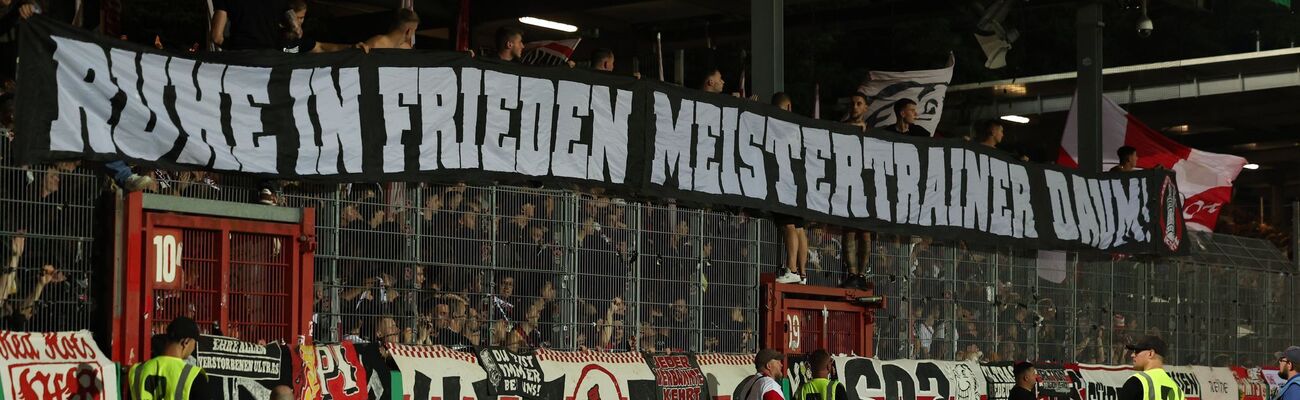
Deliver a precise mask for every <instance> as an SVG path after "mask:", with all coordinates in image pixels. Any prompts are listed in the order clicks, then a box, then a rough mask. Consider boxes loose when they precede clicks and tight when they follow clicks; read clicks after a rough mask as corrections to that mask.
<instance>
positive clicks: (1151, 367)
mask: <svg viewBox="0 0 1300 400" xmlns="http://www.w3.org/2000/svg"><path fill="white" fill-rule="evenodd" d="M1127 347H1128V350H1129V357H1131V358H1132V359H1133V369H1136V370H1137V371H1138V372H1137V373H1136V374H1133V376H1132V377H1130V378H1128V381H1125V382H1124V387H1121V388H1120V390H1119V399H1118V400H1143V399H1155V398H1159V399H1163V400H1183V391H1182V389H1179V388H1178V383H1177V382H1174V380H1173V379H1172V378H1170V377H1169V374H1168V373H1167V372H1165V354H1169V353H1168V349H1169V348H1168V347H1167V346H1166V345H1165V341H1164V339H1161V338H1160V337H1157V336H1146V337H1143V338H1142V339H1141V340H1138V342H1137V343H1134V344H1130V345H1128V346H1127Z"/></svg>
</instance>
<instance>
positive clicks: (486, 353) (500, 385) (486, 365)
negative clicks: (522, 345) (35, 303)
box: [478, 347, 563, 399]
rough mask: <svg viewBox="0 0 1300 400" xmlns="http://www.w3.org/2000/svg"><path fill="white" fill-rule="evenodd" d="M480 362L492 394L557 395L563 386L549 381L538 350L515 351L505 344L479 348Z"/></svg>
mask: <svg viewBox="0 0 1300 400" xmlns="http://www.w3.org/2000/svg"><path fill="white" fill-rule="evenodd" d="M478 361H479V365H480V366H482V367H483V371H484V372H486V373H487V379H488V389H489V396H490V397H492V398H500V397H501V396H512V397H518V398H522V399H558V398H560V395H561V390H563V386H562V385H563V383H561V384H560V385H559V386H557V385H549V384H547V382H546V378H547V376H545V375H544V374H543V371H542V366H541V365H540V364H539V362H538V358H537V354H534V353H515V352H512V351H510V350H507V349H505V348H502V347H488V348H483V349H479V352H478Z"/></svg>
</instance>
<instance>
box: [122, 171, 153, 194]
mask: <svg viewBox="0 0 1300 400" xmlns="http://www.w3.org/2000/svg"><path fill="white" fill-rule="evenodd" d="M153 185H154V180H153V178H150V177H147V176H144V175H138V174H131V177H129V178H126V182H123V184H122V189H123V190H126V191H127V192H139V191H141V190H145V189H148V188H151V187H153Z"/></svg>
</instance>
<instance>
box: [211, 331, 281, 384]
mask: <svg viewBox="0 0 1300 400" xmlns="http://www.w3.org/2000/svg"><path fill="white" fill-rule="evenodd" d="M194 354H195V357H194V358H195V360H196V361H197V362H198V365H199V367H201V368H203V372H206V373H207V374H208V378H209V379H210V380H211V381H212V384H213V385H215V386H217V387H218V388H220V390H219V392H220V393H221V395H222V396H223V397H222V398H223V399H229V400H238V399H250V400H251V399H266V398H269V397H270V396H271V390H272V389H274V388H275V387H276V386H279V385H289V384H291V383H292V379H291V378H292V376H291V374H290V373H287V372H288V371H284V368H285V367H288V365H289V361H288V358H287V356H288V352H286V351H284V346H282V345H280V344H278V343H272V344H268V345H260V344H257V343H249V342H244V341H240V340H239V339H235V338H231V337H225V336H212V335H203V337H202V338H200V339H199V344H198V349H197V351H195V353H194Z"/></svg>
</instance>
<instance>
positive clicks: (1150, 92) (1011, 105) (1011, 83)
mask: <svg viewBox="0 0 1300 400" xmlns="http://www.w3.org/2000/svg"><path fill="white" fill-rule="evenodd" d="M1265 59H1275V61H1282V60H1291V61H1293V62H1290V63H1280V62H1279V63H1275V64H1274V66H1275V68H1274V69H1272V70H1260V68H1258V67H1256V66H1255V65H1254V63H1253V62H1255V61H1259V60H1265ZM1238 64H1240V65H1241V66H1242V68H1240V69H1239V70H1236V71H1235V72H1233V70H1234V66H1235V65H1238ZM1200 72H1209V73H1210V75H1205V74H1202V73H1200ZM1225 73H1226V74H1225ZM1103 74H1104V75H1105V76H1106V77H1107V81H1108V82H1112V83H1113V82H1116V81H1119V82H1124V81H1128V82H1129V83H1128V84H1127V85H1126V87H1124V88H1123V89H1120V90H1107V91H1106V92H1105V93H1106V96H1107V97H1109V98H1111V99H1112V100H1114V101H1115V102H1116V103H1119V104H1134V103H1146V102H1155V101H1163V100H1177V99H1188V98H1198V97H1203V96H1213V95H1221V94H1231V93H1244V92H1251V91H1261V90H1268V89H1278V88H1292V87H1300V48H1291V49H1279V50H1269V51H1261V52H1256V53H1244V54H1231V55H1225V56H1217V57H1206V58H1197V59H1188V60H1179V61H1171V62H1162V63H1153V64H1143V65H1134V66H1125V67H1113V68H1106V69H1105V70H1103ZM1125 75H1134V76H1135V77H1136V76H1137V75H1162V76H1164V77H1165V79H1169V78H1170V77H1179V76H1182V77H1183V78H1184V79H1179V80H1173V81H1166V82H1156V83H1142V82H1143V80H1142V79H1141V78H1138V79H1123V78H1122V77H1124V76H1125ZM1112 76H1113V77H1116V78H1119V79H1113V80H1112ZM1074 79H1075V73H1073V72H1070V73H1061V74H1052V75H1041V76H1033V77H1027V78H1018V79H1009V80H1001V81H992V82H981V83H973V84H965V85H954V86H953V87H952V88H950V89H949V93H950V95H951V94H955V93H961V92H979V91H989V92H996V91H998V90H1004V89H1001V88H1006V87H1021V88H1023V87H1027V86H1031V85H1035V84H1040V85H1043V86H1059V84H1068V83H1072V82H1073V81H1074ZM1070 86H1072V85H1070ZM1107 86H1111V87H1114V85H1113V84H1108V85H1107ZM1049 90H1050V89H1049ZM1032 91H1033V90H1032V89H1030V90H1027V92H1032ZM992 94H993V97H994V98H993V100H992V104H983V105H976V106H973V107H970V108H969V109H968V112H967V115H968V116H969V117H970V118H972V119H985V118H996V117H997V116H1000V115H1008V114H1016V115H1026V114H1028V115H1035V114H1045V113H1051V112H1060V111H1069V110H1070V104H1071V101H1072V99H1073V96H1074V93H1073V92H1072V91H1059V90H1058V91H1052V92H1049V93H1043V94H1038V95H1026V96H1023V97H1019V98H1016V97H1011V96H1004V95H1000V94H998V93H992Z"/></svg>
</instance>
